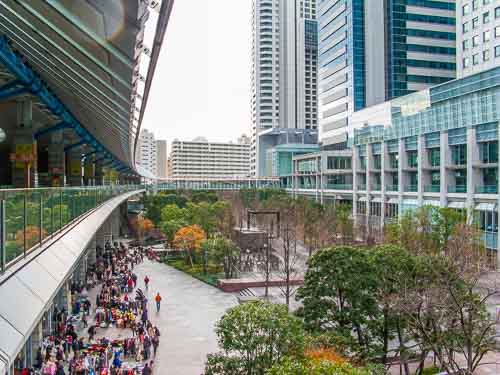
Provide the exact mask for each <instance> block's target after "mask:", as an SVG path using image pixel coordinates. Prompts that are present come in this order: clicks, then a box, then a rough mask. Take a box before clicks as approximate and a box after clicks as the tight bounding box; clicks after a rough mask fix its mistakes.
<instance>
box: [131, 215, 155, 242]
mask: <svg viewBox="0 0 500 375" xmlns="http://www.w3.org/2000/svg"><path fill="white" fill-rule="evenodd" d="M134 227H135V232H136V234H137V238H138V240H139V241H141V242H142V241H143V240H144V236H145V235H146V234H148V233H149V232H151V230H153V228H154V224H153V222H152V221H151V220H149V219H146V218H145V217H144V216H142V215H140V216H138V217H137V219H136V220H135V222H134Z"/></svg>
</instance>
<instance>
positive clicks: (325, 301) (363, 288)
mask: <svg viewBox="0 0 500 375" xmlns="http://www.w3.org/2000/svg"><path fill="white" fill-rule="evenodd" d="M376 285H377V284H376V278H375V272H374V271H373V266H372V265H371V264H370V261H369V257H368V251H366V250H365V249H361V248H355V247H349V246H338V247H332V248H329V249H324V250H320V251H318V252H317V253H316V254H314V255H313V256H312V257H311V258H309V268H308V270H307V272H306V275H305V278H304V285H303V286H302V287H301V288H299V290H298V292H297V299H298V300H300V301H301V302H302V304H303V317H304V323H305V326H306V328H308V329H309V330H311V331H313V332H314V331H316V332H318V331H319V332H324V331H330V332H335V333H336V334H337V335H340V336H342V337H344V338H345V340H346V342H350V345H351V348H352V351H353V352H357V353H359V355H360V356H362V357H365V358H369V357H373V356H376V355H378V354H380V351H381V343H380V338H379V334H380V332H379V331H378V327H379V324H380V318H381V317H380V310H379V307H378V301H377V300H376V298H375V292H376Z"/></svg>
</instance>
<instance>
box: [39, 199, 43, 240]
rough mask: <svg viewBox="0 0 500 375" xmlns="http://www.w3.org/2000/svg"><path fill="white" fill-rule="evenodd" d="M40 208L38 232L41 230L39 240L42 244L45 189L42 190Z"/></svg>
mask: <svg viewBox="0 0 500 375" xmlns="http://www.w3.org/2000/svg"><path fill="white" fill-rule="evenodd" d="M39 203H40V206H39V207H40V208H39V224H40V225H39V226H38V232H39V237H38V239H39V241H40V245H42V239H43V238H42V234H43V191H40V201H39Z"/></svg>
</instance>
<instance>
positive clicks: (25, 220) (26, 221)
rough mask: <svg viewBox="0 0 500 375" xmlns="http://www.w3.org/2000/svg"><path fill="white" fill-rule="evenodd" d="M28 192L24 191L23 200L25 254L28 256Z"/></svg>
mask: <svg viewBox="0 0 500 375" xmlns="http://www.w3.org/2000/svg"><path fill="white" fill-rule="evenodd" d="M27 194H28V192H27V191H26V190H25V191H24V202H23V237H24V238H23V240H24V241H23V255H24V256H26V227H27V226H28V215H27V202H26V200H27V199H28V198H27V197H26V195H27Z"/></svg>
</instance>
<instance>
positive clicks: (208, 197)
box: [191, 190, 219, 204]
mask: <svg viewBox="0 0 500 375" xmlns="http://www.w3.org/2000/svg"><path fill="white" fill-rule="evenodd" d="M218 200H219V198H218V197H217V194H216V193H215V192H213V191H203V190H199V191H194V192H193V194H192V195H191V201H192V202H194V203H201V202H206V203H210V204H213V203H215V202H217V201H218Z"/></svg>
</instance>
